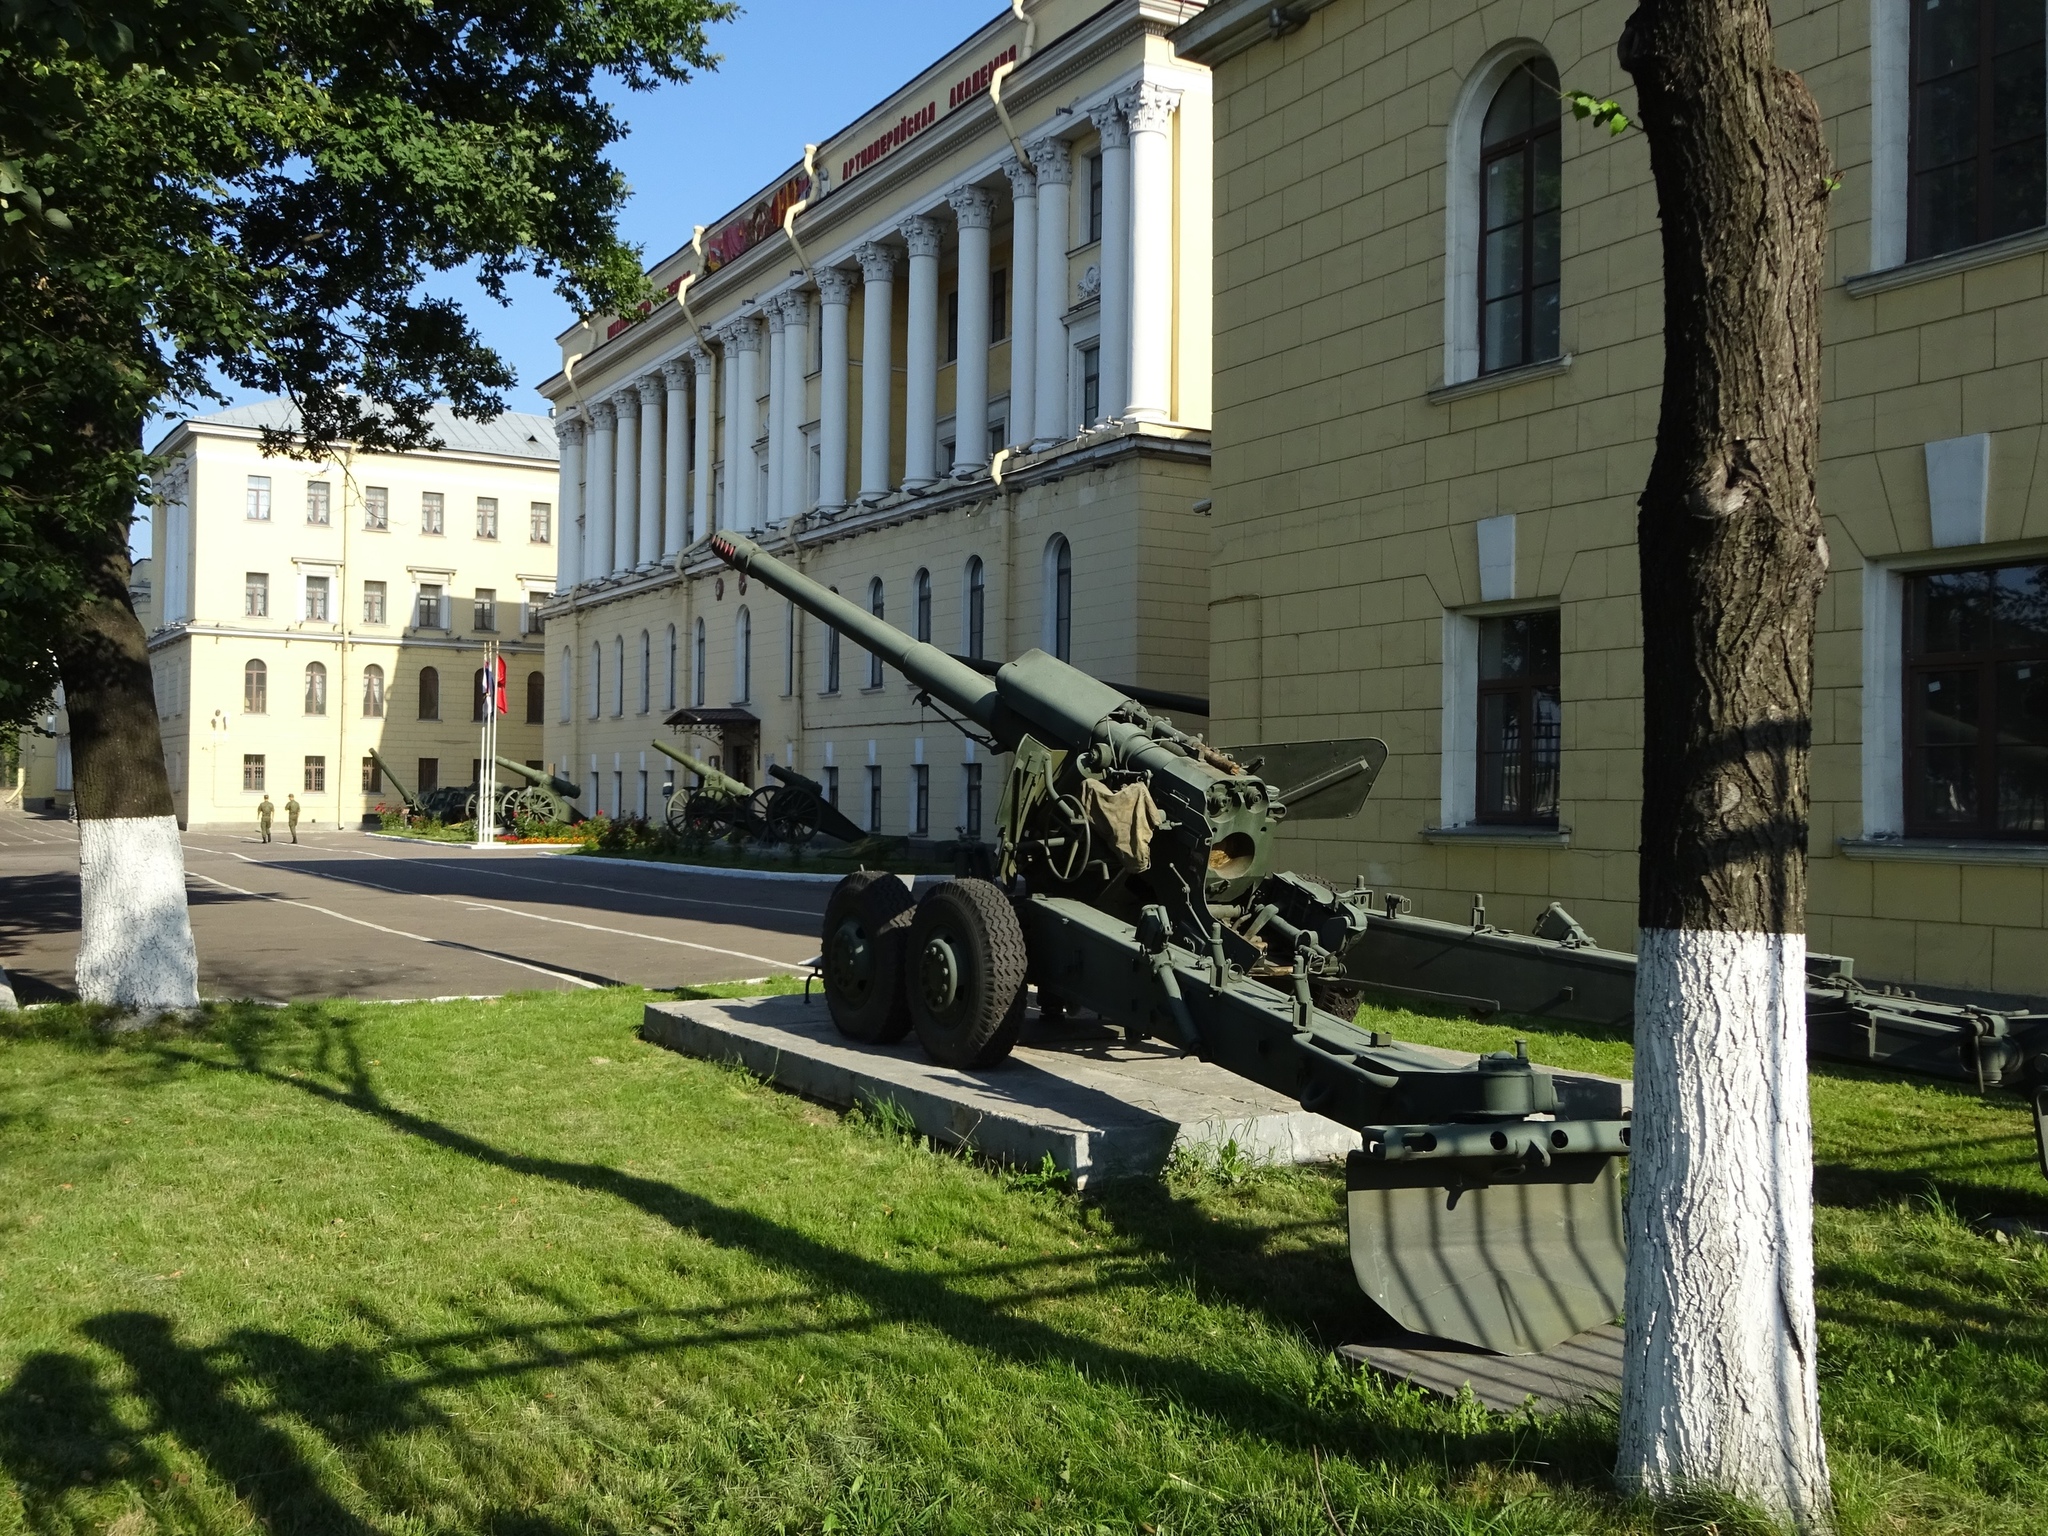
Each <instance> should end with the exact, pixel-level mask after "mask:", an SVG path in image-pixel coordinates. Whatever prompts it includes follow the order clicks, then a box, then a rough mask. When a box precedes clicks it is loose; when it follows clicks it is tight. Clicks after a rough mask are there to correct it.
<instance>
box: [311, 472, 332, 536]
mask: <svg viewBox="0 0 2048 1536" xmlns="http://www.w3.org/2000/svg"><path fill="white" fill-rule="evenodd" d="M333 495H334V487H333V486H331V485H329V484H328V483H327V482H326V481H325V480H309V481H307V482H306V521H307V522H309V523H316V524H319V525H320V526H322V527H325V526H326V525H327V524H329V523H331V522H333V520H334V507H333V500H332V498H333Z"/></svg>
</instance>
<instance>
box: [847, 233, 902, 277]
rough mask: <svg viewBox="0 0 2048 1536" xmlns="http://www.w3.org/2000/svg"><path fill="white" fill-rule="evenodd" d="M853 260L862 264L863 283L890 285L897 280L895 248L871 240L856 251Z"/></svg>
mask: <svg viewBox="0 0 2048 1536" xmlns="http://www.w3.org/2000/svg"><path fill="white" fill-rule="evenodd" d="M853 259H854V260H855V261H857V262H859V263H860V276H861V281H862V282H864V283H889V282H894V281H895V280H896V251H895V248H894V247H893V246H887V245H884V244H882V242H881V241H879V240H870V241H869V242H868V243H867V244H866V245H863V246H859V247H857V248H856V249H855V250H854V253H853Z"/></svg>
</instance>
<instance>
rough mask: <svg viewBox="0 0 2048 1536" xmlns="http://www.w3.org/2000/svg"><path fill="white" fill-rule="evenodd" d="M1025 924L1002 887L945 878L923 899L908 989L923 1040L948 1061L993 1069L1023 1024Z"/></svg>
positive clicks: (907, 963)
mask: <svg viewBox="0 0 2048 1536" xmlns="http://www.w3.org/2000/svg"><path fill="white" fill-rule="evenodd" d="M1026 969H1027V964H1026V956H1025V950H1024V928H1023V925H1022V924H1020V923H1019V922H1018V921H1017V911H1016V909H1015V908H1014V907H1012V906H1011V905H1010V898H1009V897H1007V896H1005V895H1004V894H1003V892H1002V888H1001V887H1000V886H997V885H995V884H994V883H992V882H990V881H987V880H948V881H947V882H946V883H945V884H944V885H941V886H939V887H938V888H937V889H936V890H934V891H933V892H932V893H931V894H930V895H929V896H927V897H925V899H924V900H923V901H921V902H919V903H918V905H917V911H916V912H915V914H914V915H913V916H912V917H911V919H910V941H909V943H908V944H907V945H906V946H905V950H904V956H903V988H904V992H905V993H906V995H907V997H908V1000H909V1003H910V1022H911V1025H912V1027H913V1028H915V1029H916V1030H917V1038H918V1042H919V1043H920V1044H921V1045H923V1046H924V1049H925V1054H926V1055H927V1056H929V1057H931V1058H932V1060H934V1061H936V1062H939V1063H940V1064H942V1065H944V1066H948V1067H988V1066H993V1065H995V1063H997V1062H999V1061H1001V1060H1002V1059H1003V1058H1004V1057H1005V1056H1007V1055H1009V1054H1010V1049H1011V1047H1012V1046H1014V1045H1016V1043H1017V1036H1018V1034H1019V1032H1020V1031H1021V1030H1022V1029H1023V1027H1024V998H1025V991H1024V974H1025V971H1026Z"/></svg>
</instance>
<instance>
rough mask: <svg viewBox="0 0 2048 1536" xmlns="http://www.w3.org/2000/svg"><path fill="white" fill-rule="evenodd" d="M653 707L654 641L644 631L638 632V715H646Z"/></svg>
mask: <svg viewBox="0 0 2048 1536" xmlns="http://www.w3.org/2000/svg"><path fill="white" fill-rule="evenodd" d="M653 707H654V641H653V639H652V638H651V637H650V636H649V635H648V633H647V631H646V630H644V629H643V630H641V631H640V713H641V714H643V715H644V714H646V713H647V711H648V710H650V709H652V708H653Z"/></svg>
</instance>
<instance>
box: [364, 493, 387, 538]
mask: <svg viewBox="0 0 2048 1536" xmlns="http://www.w3.org/2000/svg"><path fill="white" fill-rule="evenodd" d="M363 526H364V527H365V528H369V529H373V530H380V531H381V530H383V529H387V528H389V527H390V526H391V491H390V488H389V487H388V486H382V485H366V486H364V487H363Z"/></svg>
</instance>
